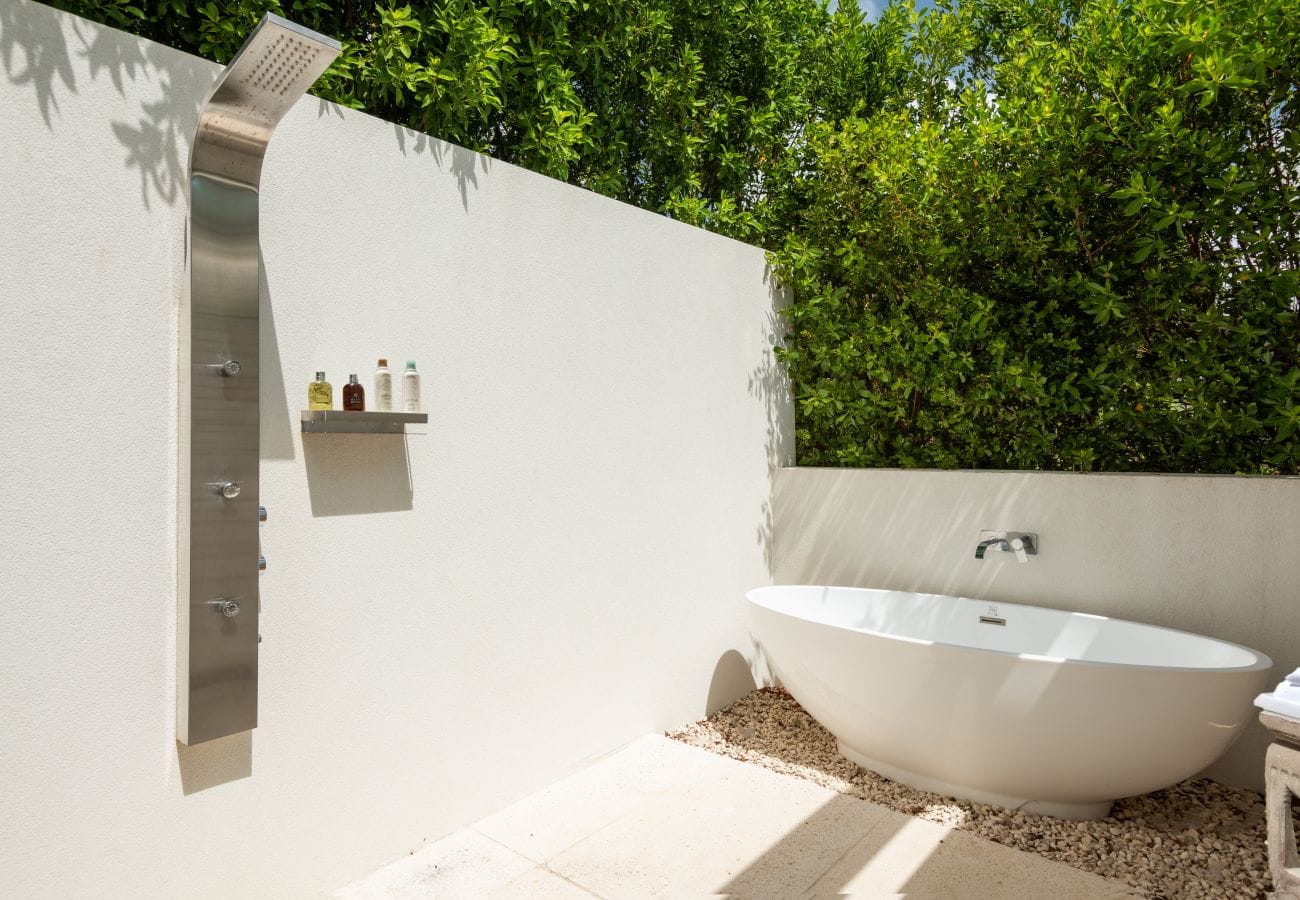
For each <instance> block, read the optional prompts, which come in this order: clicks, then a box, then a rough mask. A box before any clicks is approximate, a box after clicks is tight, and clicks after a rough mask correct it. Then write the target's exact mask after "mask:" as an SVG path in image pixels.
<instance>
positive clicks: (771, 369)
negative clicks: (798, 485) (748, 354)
mask: <svg viewBox="0 0 1300 900" xmlns="http://www.w3.org/2000/svg"><path fill="white" fill-rule="evenodd" d="M763 280H764V281H765V282H766V283H767V289H768V295H769V298H770V301H771V305H770V307H769V309H768V312H767V316H766V320H765V321H764V323H763V341H764V343H765V344H767V346H768V347H770V348H772V349H771V350H770V351H769V352H767V353H764V354H763V357H762V359H761V360H760V362H759V364H758V365H757V366H755V367H754V369H753V370H752V371H751V372H750V373H749V395H750V397H752V398H754V399H756V400H758V401H760V402H761V403H762V404H763V409H764V414H765V416H766V419H767V421H766V438H765V440H766V452H767V472H768V499H767V500H764V501H763V505H762V509H760V510H759V524H758V528H757V531H756V533H755V539H756V540H757V541H758V545H759V547H760V548H762V551H763V561H764V563H765V564H766V565H767V570H768V573H769V574H771V575H773V576H774V571H773V569H774V565H775V563H774V560H775V552H774V540H775V532H774V527H773V520H772V500H771V498H772V494H773V491H774V490H775V487H776V477H777V473H778V472H779V471H780V469H781V468H782V467H784V466H791V465H794V398H793V394H792V392H791V389H790V379H789V376H788V375H787V373H786V369H785V366H784V365H783V364H782V363H781V361H780V360H778V359H777V358H776V353H775V350H776V348H777V347H780V346H782V345H783V344H784V342H785V329H786V325H785V319H784V316H783V313H782V310H784V309H785V307H787V306H788V305H789V304H790V292H789V291H788V290H787V289H786V288H785V287H784V286H783V285H782V284H781V283H780V281H779V280H778V279H777V277H776V273H775V272H773V271H772V267H771V266H770V265H769V266H768V267H767V270H766V271H765V272H764V274H763ZM757 586H758V585H754V587H757Z"/></svg>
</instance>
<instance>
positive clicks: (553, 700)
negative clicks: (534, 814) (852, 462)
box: [0, 0, 790, 897]
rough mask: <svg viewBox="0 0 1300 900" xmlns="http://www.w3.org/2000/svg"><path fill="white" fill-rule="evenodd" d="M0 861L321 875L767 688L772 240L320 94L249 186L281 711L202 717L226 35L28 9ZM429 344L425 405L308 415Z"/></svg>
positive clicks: (14, 872)
mask: <svg viewBox="0 0 1300 900" xmlns="http://www.w3.org/2000/svg"><path fill="white" fill-rule="evenodd" d="M0 70H2V73H0V110H3V113H4V126H3V127H2V128H0V161H3V169H2V171H3V178H4V191H3V201H2V202H0V355H2V358H3V359H4V360H5V366H4V375H3V378H4V394H5V398H6V403H5V404H4V410H5V421H4V424H3V426H0V427H3V429H4V442H3V443H4V447H5V466H4V477H3V479H0V508H3V509H4V519H3V523H4V524H3V560H4V565H3V566H0V597H2V598H3V602H4V616H3V627H0V723H2V724H0V729H2V731H3V734H2V737H0V859H2V860H3V861H4V862H3V865H2V866H0V894H3V895H5V896H12V897H40V896H78V895H79V896H132V897H134V896H178V897H179V896H212V897H239V896H245V897H247V896H277V897H281V896H284V897H287V896H316V895H319V894H320V893H322V892H325V891H328V890H330V889H332V888H334V887H337V886H339V885H342V884H344V883H346V882H348V881H351V880H352V879H354V878H356V877H358V876H360V875H362V874H364V873H366V872H367V871H369V870H371V869H373V868H375V867H377V866H379V865H381V864H384V863H386V862H388V861H390V860H393V859H395V858H397V857H400V856H402V855H404V854H405V853H407V852H408V851H410V850H412V849H414V848H415V847H417V846H419V845H420V844H421V843H422V842H424V841H426V840H432V839H434V838H437V837H439V836H440V835H442V834H445V833H447V832H449V831H451V830H453V829H455V828H456V827H458V826H460V825H462V824H464V823H466V822H469V821H471V820H473V819H475V818H477V817H479V816H481V815H483V814H486V813H488V812H490V811H492V810H495V809H497V808H500V807H501V806H503V805H505V804H506V803H507V802H508V801H511V800H513V799H515V798H518V797H520V796H522V795H523V794H526V793H528V792H530V791H531V790H533V789H536V788H538V787H541V786H542V785H544V784H547V783H549V782H550V781H552V780H554V779H556V778H557V777H559V776H561V775H563V774H565V773H567V772H569V771H571V770H573V769H575V768H576V767H579V766H580V765H582V764H583V763H584V762H585V761H588V760H591V759H593V758H595V757H598V756H600V755H602V754H605V753H607V752H609V751H611V750H613V749H615V748H617V747H619V746H621V745H623V744H625V743H626V742H627V741H629V740H631V739H632V738H634V737H636V736H638V735H642V734H645V733H647V732H653V731H656V730H661V729H664V728H666V727H669V726H672V725H676V724H680V723H682V722H684V721H688V720H690V719H692V718H697V717H700V716H702V715H704V714H705V712H706V711H707V710H708V709H709V708H710V707H713V706H717V705H719V704H720V703H722V702H725V701H729V700H730V699H732V698H734V697H735V696H737V695H738V694H739V693H742V692H743V691H744V690H746V689H748V688H749V687H752V682H750V681H749V676H748V669H747V667H746V666H745V662H744V660H743V659H741V657H740V655H738V654H739V653H747V652H748V648H749V646H750V645H749V640H748V637H747V634H746V628H745V619H744V615H743V592H744V591H745V590H746V589H747V588H750V587H752V586H754V585H756V584H763V583H768V582H770V580H771V576H770V568H769V551H770V535H771V527H770V521H769V498H770V496H771V478H772V472H773V471H774V467H775V466H777V465H779V464H780V463H782V462H783V461H785V460H786V457H787V453H788V443H787V440H786V437H787V435H788V434H789V427H790V426H789V421H790V407H789V404H788V401H787V399H786V395H785V391H784V388H783V386H782V384H781V381H780V378H779V377H778V376H777V375H776V369H775V367H774V364H773V360H772V356H771V353H770V346H771V343H772V340H773V328H774V321H775V318H774V313H773V310H774V306H775V304H776V303H777V300H778V298H777V294H776V292H775V291H774V289H773V288H772V285H771V283H770V282H769V280H768V278H767V272H766V265H765V260H764V257H763V254H762V253H761V252H760V251H758V250H757V249H755V248H753V247H749V246H745V245H742V244H739V243H736V242H733V241H730V240H727V239H724V238H721V237H717V236H714V235H711V234H707V233H705V232H702V231H699V230H696V229H693V228H690V227H687V226H684V225H681V224H679V223H675V222H672V221H669V220H667V219H664V218H662V217H659V216H655V215H652V214H649V213H646V212H642V211H640V210H637V209H633V208H631V207H629V206H625V205H622V204H619V203H616V202H613V201H611V200H608V199H605V198H602V197H599V196H597V195H595V194H592V193H588V192H585V191H582V190H579V189H576V188H573V187H569V186H566V185H563V184H561V183H558V182H556V181H552V180H549V179H546V178H543V177H540V176H537V175H534V174H531V173H529V172H526V171H523V170H521V169H518V168H515V167H512V166H509V165H505V164H502V163H498V162H493V161H491V160H489V159H487V158H485V157H482V156H479V155H476V154H474V153H471V152H469V151H466V150H463V149H461V148H458V147H454V146H452V145H449V144H445V143H442V142H440V141H437V140H434V139H432V138H429V137H426V136H424V135H420V134H416V133H413V132H411V131H407V130H403V129H401V128H397V127H394V126H393V125H391V124H388V123H385V122H382V121H379V120H377V119H374V118H371V117H369V116H366V115H363V114H360V113H357V112H353V111H350V110H345V109H340V108H339V107H337V106H334V105H331V104H327V103H323V102H320V101H318V100H316V99H314V98H311V97H307V98H304V99H303V100H302V101H301V102H299V103H298V104H297V106H296V107H295V108H294V110H293V111H292V112H291V113H290V115H289V116H288V117H287V118H286V119H285V121H284V122H283V123H282V124H281V125H280V127H279V129H278V131H277V132H276V135H275V137H274V139H273V140H272V142H271V146H270V150H269V152H268V155H267V160H266V166H265V169H264V172H263V178H262V186H263V192H262V201H261V246H262V255H263V268H264V276H265V277H264V283H263V296H262V315H261V326H262V358H261V371H262V383H261V404H262V435H261V448H262V466H261V478H262V496H261V501H262V503H263V504H264V505H265V506H267V507H268V509H269V515H270V520H269V522H268V523H267V525H266V526H265V527H264V528H263V529H262V535H261V538H262V550H263V552H264V554H265V555H266V557H267V559H268V561H269V567H268V570H267V572H266V574H265V576H264V577H263V579H262V604H263V612H262V617H261V631H262V635H263V638H264V642H263V644H262V645H261V671H260V678H261V693H260V707H259V712H260V719H259V721H260V725H259V727H258V728H257V729H256V730H255V731H254V732H251V733H245V734H243V735H238V736H235V737H232V738H227V739H222V740H218V741H214V742H212V743H209V744H203V745H198V746H195V747H192V748H185V747H182V746H178V745H177V743H176V742H175V740H174V735H175V729H174V710H175V696H174V694H175V684H176V678H175V652H176V649H175V648H176V592H177V586H176V574H175V573H176V564H177V561H176V521H175V520H176V513H175V509H176V492H177V485H176V478H177V476H176V471H177V446H176V433H177V423H176V414H175V410H176V406H177V395H176V382H177V373H176V359H177V345H176V342H177V337H176V336H177V329H178V321H177V310H178V304H179V302H180V299H181V291H182V289H183V286H184V285H185V283H186V280H185V261H184V252H185V228H186V216H187V201H186V191H185V185H186V181H185V179H186V172H187V160H188V150H189V139H190V135H191V134H192V133H193V130H194V125H195V122H196V119H197V113H198V109H199V107H200V105H201V103H202V101H203V99H204V97H205V95H206V92H207V91H208V89H209V87H210V86H211V84H212V82H213V79H214V78H215V76H216V74H217V72H218V71H219V67H218V66H216V65H215V64H212V63H209V62H205V61H203V60H199V59H196V58H194V57H191V56H188V55H185V54H182V53H178V52H175V51H172V50H169V49H167V48H164V47H161V46H158V45H154V44H151V43H149V42H146V41H141V40H138V39H135V38H133V37H130V36H127V35H124V34H122V33H120V32H116V31H113V30H111V29H106V28H103V27H100V26H97V25H93V24H90V23H88V22H85V21H83V20H80V19H76V18H73V17H70V16H67V15H63V14H60V13H56V12H54V11H52V10H50V9H48V8H46V7H44V6H40V5H36V4H32V3H28V2H25V0H0ZM379 356H386V357H388V358H389V359H390V361H391V362H392V363H393V364H394V365H396V366H400V365H401V364H402V362H403V361H404V360H405V359H407V358H413V359H416V360H417V361H418V364H419V367H420V369H421V371H422V372H423V377H424V398H425V408H426V410H427V411H428V413H429V414H430V422H429V425H428V426H427V427H418V428H413V429H412V433H411V434H410V435H409V436H408V437H407V438H406V439H405V440H403V439H401V438H395V437H381V438H376V437H372V436H357V435H308V436H306V437H305V438H304V436H303V435H302V434H301V433H300V428H299V424H298V414H299V410H300V409H302V408H303V407H304V406H305V405H306V390H307V383H308V381H309V380H310V379H311V377H312V375H313V373H314V372H315V371H316V370H317V369H323V370H325V371H326V372H327V373H328V375H329V377H330V379H331V380H332V382H333V383H334V385H335V398H336V400H335V402H336V403H337V402H338V393H339V390H340V388H341V386H342V384H343V382H344V381H346V376H347V374H348V373H349V372H358V373H359V374H360V375H361V376H362V379H363V382H365V383H368V382H369V379H370V373H371V371H372V370H373V367H374V363H375V359H376V358H377V357H379Z"/></svg>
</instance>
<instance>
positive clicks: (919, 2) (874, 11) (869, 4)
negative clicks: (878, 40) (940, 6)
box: [858, 0, 934, 20]
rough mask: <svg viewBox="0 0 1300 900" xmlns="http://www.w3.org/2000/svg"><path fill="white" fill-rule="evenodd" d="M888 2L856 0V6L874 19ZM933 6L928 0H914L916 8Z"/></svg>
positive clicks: (885, 0)
mask: <svg viewBox="0 0 1300 900" xmlns="http://www.w3.org/2000/svg"><path fill="white" fill-rule="evenodd" d="M888 3H889V0H858V8H859V9H861V10H862V11H863V12H864V13H866V14H867V18H868V19H873V20H874V19H875V18H876V17H877V16H879V15H880V11H881V10H882V9H884V8H885V7H886V6H887V5H888ZM932 6H934V4H933V3H932V2H930V0H916V8H917V9H929V8H930V7H932Z"/></svg>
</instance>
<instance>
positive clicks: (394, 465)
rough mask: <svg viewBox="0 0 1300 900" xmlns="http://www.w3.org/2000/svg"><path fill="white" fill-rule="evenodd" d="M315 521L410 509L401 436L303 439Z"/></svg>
mask: <svg viewBox="0 0 1300 900" xmlns="http://www.w3.org/2000/svg"><path fill="white" fill-rule="evenodd" d="M302 455H303V459H304V460H305V461H306V463H307V490H308V493H309V494H310V496H311V514H312V515H313V516H356V515H366V514H369V513H384V512H401V511H403V510H408V509H410V508H411V505H412V498H413V496H414V491H413V490H412V487H411V463H410V457H409V455H408V453H407V447H406V436H405V435H401V434H304V435H303V436H302Z"/></svg>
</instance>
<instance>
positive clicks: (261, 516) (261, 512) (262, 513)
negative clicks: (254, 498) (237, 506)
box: [257, 506, 266, 522]
mask: <svg viewBox="0 0 1300 900" xmlns="http://www.w3.org/2000/svg"><path fill="white" fill-rule="evenodd" d="M257 521H258V522H265V521H266V507H265V506H259V507H258V508H257Z"/></svg>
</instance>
